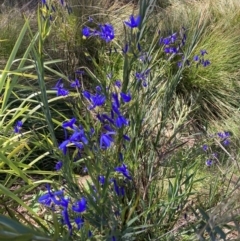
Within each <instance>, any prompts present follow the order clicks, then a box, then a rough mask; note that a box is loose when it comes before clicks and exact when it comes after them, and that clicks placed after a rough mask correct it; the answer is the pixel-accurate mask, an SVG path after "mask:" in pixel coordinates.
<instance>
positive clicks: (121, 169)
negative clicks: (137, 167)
mask: <svg viewBox="0 0 240 241" xmlns="http://www.w3.org/2000/svg"><path fill="white" fill-rule="evenodd" d="M114 171H116V172H119V173H122V174H123V176H125V177H126V178H127V179H129V180H131V179H132V178H131V176H130V174H129V170H128V169H127V166H126V165H125V164H122V166H120V167H116V168H114Z"/></svg>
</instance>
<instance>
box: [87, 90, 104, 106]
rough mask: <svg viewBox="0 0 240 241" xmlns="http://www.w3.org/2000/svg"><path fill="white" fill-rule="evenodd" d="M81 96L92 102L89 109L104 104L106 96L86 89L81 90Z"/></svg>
mask: <svg viewBox="0 0 240 241" xmlns="http://www.w3.org/2000/svg"><path fill="white" fill-rule="evenodd" d="M83 96H84V97H85V98H86V99H88V100H89V101H90V102H91V103H92V106H89V109H90V110H92V109H94V108H95V107H97V106H102V105H104V104H105V101H106V97H105V96H104V95H103V94H101V93H97V94H96V95H92V94H90V93H89V92H88V91H86V90H85V91H83Z"/></svg>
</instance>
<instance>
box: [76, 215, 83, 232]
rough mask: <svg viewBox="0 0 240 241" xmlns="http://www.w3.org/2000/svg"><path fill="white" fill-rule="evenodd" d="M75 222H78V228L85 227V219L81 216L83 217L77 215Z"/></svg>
mask: <svg viewBox="0 0 240 241" xmlns="http://www.w3.org/2000/svg"><path fill="white" fill-rule="evenodd" d="M74 221H75V223H76V224H77V228H78V230H79V229H81V228H82V227H83V224H84V219H83V218H81V217H76V218H75V219H74Z"/></svg>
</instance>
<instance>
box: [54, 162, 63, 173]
mask: <svg viewBox="0 0 240 241" xmlns="http://www.w3.org/2000/svg"><path fill="white" fill-rule="evenodd" d="M62 166H63V163H62V161H58V162H57V163H56V165H55V170H56V171H59V170H60V169H61V168H62Z"/></svg>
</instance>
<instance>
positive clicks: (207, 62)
mask: <svg viewBox="0 0 240 241" xmlns="http://www.w3.org/2000/svg"><path fill="white" fill-rule="evenodd" d="M210 64H211V62H210V61H209V60H203V61H202V65H203V67H207V66H208V65H210Z"/></svg>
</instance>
